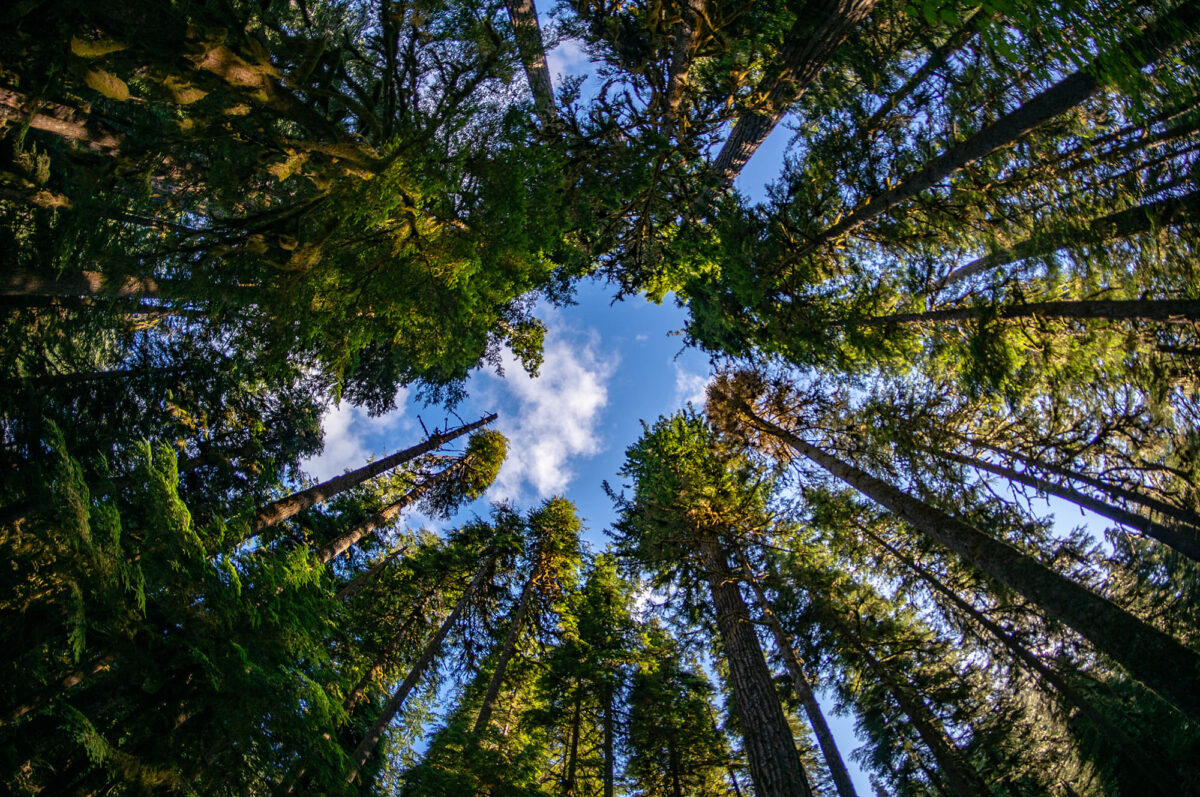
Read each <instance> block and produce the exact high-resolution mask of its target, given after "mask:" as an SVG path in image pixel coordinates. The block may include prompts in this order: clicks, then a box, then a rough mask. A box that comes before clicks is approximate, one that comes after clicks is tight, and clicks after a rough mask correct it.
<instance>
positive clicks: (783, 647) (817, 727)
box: [738, 551, 858, 797]
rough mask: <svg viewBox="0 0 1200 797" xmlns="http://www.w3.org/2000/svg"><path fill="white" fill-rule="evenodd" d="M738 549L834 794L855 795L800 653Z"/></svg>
mask: <svg viewBox="0 0 1200 797" xmlns="http://www.w3.org/2000/svg"><path fill="white" fill-rule="evenodd" d="M738 553H739V558H740V559H741V565H742V573H743V576H744V580H745V582H746V583H747V584H749V585H750V588H751V589H752V590H754V597H755V599H756V600H757V601H758V608H759V611H760V612H761V613H762V616H763V619H764V620H766V621H767V627H768V628H769V629H771V636H773V637H774V638H775V647H776V649H777V650H778V651H779V655H780V656H781V657H782V658H783V661H784V663H785V664H786V665H787V668H788V674H789V675H791V677H792V688H793V689H795V690H796V696H797V697H798V698H800V703H801V705H803V706H804V713H805V714H806V715H808V721H809V724H811V725H812V729H813V733H814V734H815V735H816V737H817V744H818V745H820V747H821V754H822V755H823V756H824V757H825V763H826V764H827V765H828V766H829V774H830V775H831V776H832V777H833V783H834V786H835V787H836V788H837V792H838V795H839V797H858V794H857V792H856V791H855V790H854V783H853V782H852V781H851V780H850V772H849V771H848V770H847V769H846V762H845V761H844V760H842V753H841V751H840V750H838V746H837V741H835V740H834V738H833V731H831V730H830V728H829V723H828V722H826V721H825V714H824V713H823V712H822V711H821V706H820V705H819V704H818V703H817V696H816V694H814V693H813V688H812V685H811V684H810V683H809V682H808V677H807V676H806V675H805V674H804V667H803V665H802V664H801V663H800V657H799V656H797V655H796V649H795V648H794V647H792V642H791V639H789V638H788V633H787V631H786V630H784V627H783V623H782V622H780V620H779V617H778V615H776V614H775V609H774V607H773V606H772V605H771V601H770V600H768V599H767V596H766V593H765V592H763V588H762V585H761V584H759V583H758V579H756V578H755V577H754V574H753V573H752V572H751V571H750V563H749V562H747V561H746V559H745V557H744V556H741V552H740V551H739V552H738Z"/></svg>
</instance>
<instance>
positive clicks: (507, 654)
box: [472, 575, 534, 738]
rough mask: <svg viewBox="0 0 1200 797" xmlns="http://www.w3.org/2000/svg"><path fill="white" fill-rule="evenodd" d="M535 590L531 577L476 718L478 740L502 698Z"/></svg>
mask: <svg viewBox="0 0 1200 797" xmlns="http://www.w3.org/2000/svg"><path fill="white" fill-rule="evenodd" d="M533 589H534V586H533V576H532V575H530V577H529V578H528V579H526V581H525V586H524V587H522V588H521V599H520V600H519V601H518V602H517V610H516V611H515V612H514V613H513V617H512V622H511V623H509V626H508V633H507V634H506V635H505V636H504V644H503V646H501V648H500V655H499V656H498V657H497V658H496V669H495V670H493V671H492V679H491V680H490V681H488V687H487V691H486V692H485V693H484V695H483V703H482V704H481V705H480V706H479V716H478V717H476V718H475V728H474V730H473V731H472V733H474V734H475V736H476V738H478V737H479V736H482V735H483V732H484V731H485V730H487V726H488V723H489V722H491V719H492V712H493V711H495V710H496V698H498V697H499V696H500V687H501V685H502V684H503V683H504V671H505V670H507V669H508V662H509V661H511V660H512V657H513V653H514V652H516V649H517V638H518V637H520V635H521V631H522V630H523V627H524V622H525V615H526V614H528V612H529V605H530V604H531V603H532V602H533Z"/></svg>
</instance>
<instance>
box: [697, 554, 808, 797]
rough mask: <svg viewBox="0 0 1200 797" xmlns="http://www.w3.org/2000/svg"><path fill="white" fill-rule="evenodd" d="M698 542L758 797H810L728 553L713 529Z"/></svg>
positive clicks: (798, 757)
mask: <svg viewBox="0 0 1200 797" xmlns="http://www.w3.org/2000/svg"><path fill="white" fill-rule="evenodd" d="M698 542H699V553H700V557H701V561H702V562H703V567H704V570H705V576H706V578H707V580H708V587H709V594H710V595H711V598H712V603H713V611H714V613H715V614H716V617H717V628H718V630H719V631H720V633H721V649H722V651H723V652H724V656H725V660H726V662H727V663H728V665H729V680H730V685H731V686H732V688H733V696H734V700H735V702H736V703H737V709H738V716H739V718H740V719H741V725H742V734H743V741H744V744H745V749H746V758H747V761H748V763H749V765H750V778H751V779H752V780H753V781H754V791H755V793H756V794H758V795H759V797H785V795H787V796H788V797H794V795H802V797H809V796H810V795H811V794H812V790H811V789H810V788H809V785H808V778H807V777H806V776H805V774H804V767H803V765H802V764H801V763H800V755H799V754H798V753H797V752H796V741H795V739H794V738H793V737H792V731H791V728H789V727H788V722H787V717H785V716H784V713H783V707H782V706H781V705H780V703H779V696H778V695H777V694H776V693H775V685H774V684H773V683H772V681H771V672H770V670H768V669H767V662H766V659H765V658H764V657H763V652H762V648H761V647H760V646H759V644H758V635H757V634H756V633H755V631H754V624H753V623H752V622H751V620H750V612H749V610H748V609H747V608H746V602H745V600H744V599H743V598H742V592H741V589H740V587H739V586H738V578H737V576H735V575H734V574H733V572H732V571H731V570H730V569H729V563H728V559H727V555H726V553H725V551H724V549H723V548H722V547H721V543H720V542H719V541H718V540H717V538H716V535H715V534H714V533H713V532H706V533H704V536H702V537H701V538H700V540H699V541H698Z"/></svg>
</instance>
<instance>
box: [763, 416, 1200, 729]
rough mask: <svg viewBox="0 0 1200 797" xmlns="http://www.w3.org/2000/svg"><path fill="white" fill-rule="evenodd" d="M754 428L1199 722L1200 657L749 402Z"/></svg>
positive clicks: (1009, 547) (1072, 582) (1035, 561)
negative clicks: (1068, 630)
mask: <svg viewBox="0 0 1200 797" xmlns="http://www.w3.org/2000/svg"><path fill="white" fill-rule="evenodd" d="M742 410H743V411H744V412H746V414H747V417H748V418H749V419H750V421H751V423H752V424H753V425H754V426H756V427H757V428H758V429H760V430H761V431H763V432H765V433H767V434H770V435H773V436H775V437H777V438H778V439H780V440H782V441H784V442H785V443H787V444H788V445H789V446H791V447H792V449H793V450H795V451H796V452H797V453H798V454H800V455H802V456H804V457H807V458H808V459H809V460H811V461H812V462H814V463H815V464H817V465H819V466H821V467H822V468H824V469H825V470H827V471H829V473H831V474H832V475H833V476H836V477H837V478H839V479H841V480H842V481H844V482H845V483H846V484H848V485H850V486H851V487H853V488H855V489H856V490H858V491H859V492H861V493H862V494H863V495H865V496H867V497H868V498H870V499H871V500H873V501H875V502H877V503H879V504H881V505H882V506H884V507H886V508H887V509H889V510H891V511H892V512H893V513H895V514H896V515H897V516H898V517H900V518H902V519H903V520H905V521H907V522H909V523H911V524H912V525H913V526H914V527H915V528H916V529H918V530H919V531H921V532H922V533H924V534H926V535H928V536H929V537H930V538H932V539H933V540H935V541H937V542H938V543H940V544H941V545H943V546H945V547H946V548H947V549H949V550H950V551H951V552H953V553H955V554H957V555H958V556H960V557H962V558H963V560H964V561H966V562H967V563H969V564H970V565H972V566H973V567H976V568H978V569H979V570H980V571H981V572H983V573H985V574H986V575H988V576H989V577H990V578H991V579H992V580H994V581H995V582H996V583H997V584H999V585H1001V586H1004V587H1006V588H1008V589H1011V590H1013V591H1014V592H1016V593H1017V594H1019V595H1022V596H1024V597H1025V598H1026V599H1028V600H1029V601H1031V602H1032V603H1034V604H1035V605H1037V606H1039V607H1041V609H1042V610H1043V611H1044V612H1045V613H1046V616H1047V617H1049V618H1051V619H1053V620H1057V621H1058V622H1061V623H1063V624H1064V625H1066V626H1068V627H1070V628H1073V629H1074V630H1075V631H1076V632H1077V633H1078V634H1079V635H1080V636H1082V637H1083V638H1084V639H1087V640H1088V641H1089V642H1091V643H1092V644H1093V645H1094V646H1095V647H1096V649H1097V650H1099V651H1100V652H1101V653H1103V654H1104V655H1106V656H1108V657H1109V658H1111V659H1112V660H1113V661H1115V662H1116V663H1118V664H1120V665H1121V666H1122V667H1124V668H1125V670H1126V671H1127V672H1128V673H1129V674H1130V675H1132V676H1133V677H1134V678H1136V679H1138V680H1140V681H1141V682H1142V683H1144V684H1145V685H1146V686H1147V687H1149V688H1150V689H1151V690H1153V691H1154V692H1157V693H1158V694H1159V695H1160V696H1161V697H1163V698H1164V699H1165V700H1167V701H1168V702H1170V703H1171V704H1173V705H1174V706H1175V707H1176V708H1178V709H1179V710H1180V711H1182V712H1183V713H1184V714H1186V715H1187V716H1189V717H1191V718H1193V719H1198V720H1200V692H1197V691H1196V689H1195V688H1194V685H1195V681H1196V678H1197V676H1200V654H1197V653H1196V651H1194V650H1191V649H1189V648H1188V647H1186V646H1185V645H1182V644H1180V643H1179V641H1178V640H1176V639H1174V638H1173V637H1171V636H1170V635H1168V634H1165V633H1163V632H1162V631H1160V630H1158V629H1157V628H1154V627H1153V626H1151V625H1150V624H1148V623H1146V622H1144V621H1142V620H1140V619H1138V618H1137V617H1134V616H1133V615H1131V614H1129V613H1128V612H1126V611H1125V610H1124V609H1121V608H1120V607H1118V606H1116V605H1115V604H1113V603H1111V602H1109V601H1108V600H1106V599H1105V598H1102V597H1101V596H1099V595H1097V594H1095V593H1094V592H1092V591H1091V590H1089V589H1087V588H1086V587H1083V586H1080V585H1079V584H1077V583H1075V582H1074V581H1072V580H1070V579H1069V578H1066V577H1065V576H1063V575H1061V574H1060V573H1057V572H1055V571H1054V570H1051V569H1050V568H1049V567H1047V566H1046V565H1044V564H1042V563H1041V562H1039V561H1037V560H1036V559H1034V558H1033V557H1032V556H1029V555H1028V554H1025V553H1023V552H1021V551H1019V550H1017V549H1016V548H1014V547H1012V546H1011V545H1009V544H1008V543H1006V542H1003V541H1002V540H998V539H996V538H994V537H992V536H989V535H987V534H984V533H983V532H981V531H979V530H978V529H976V528H975V527H973V526H971V525H968V524H967V523H964V522H963V521H961V520H958V519H957V518H954V517H951V516H950V515H948V514H946V513H945V512H943V511H941V510H940V509H938V508H936V507H934V506H930V505H929V504H927V503H925V502H924V501H921V500H919V499H916V498H913V497H912V496H910V495H908V494H906V493H904V492H901V491H900V490H898V489H897V488H895V487H893V486H892V485H890V484H887V483H886V482H883V481H881V480H879V479H876V478H875V477H873V476H871V475H870V474H868V473H866V472H865V471H863V470H861V469H859V468H856V467H854V466H853V465H850V464H848V463H846V462H843V461H842V460H840V459H838V458H837V457H835V456H833V455H831V454H828V453H826V452H825V451H823V450H821V449H819V448H817V447H816V446H813V445H811V444H809V443H807V442H805V441H804V440H801V439H800V438H799V437H797V436H796V435H795V434H793V433H792V432H790V431H788V430H787V429H784V428H782V427H780V426H778V425H776V424H774V423H771V422H770V421H767V420H765V419H763V418H761V417H760V416H758V415H755V414H754V413H753V411H752V410H751V409H750V408H749V407H748V406H746V405H745V404H743V405H742Z"/></svg>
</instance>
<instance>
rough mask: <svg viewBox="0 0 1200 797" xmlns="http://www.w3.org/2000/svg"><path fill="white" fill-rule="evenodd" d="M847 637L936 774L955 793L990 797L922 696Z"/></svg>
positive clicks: (863, 646) (856, 641)
mask: <svg viewBox="0 0 1200 797" xmlns="http://www.w3.org/2000/svg"><path fill="white" fill-rule="evenodd" d="M846 636H847V641H849V643H850V646H851V647H852V648H853V649H854V650H855V652H857V653H858V655H859V656H860V657H861V658H862V660H863V661H864V662H865V663H866V665H867V669H869V670H870V671H871V672H872V673H873V674H874V675H875V677H876V678H878V679H879V680H880V682H881V683H882V684H883V685H884V687H885V688H886V689H887V690H888V692H889V693H890V694H891V695H892V697H893V698H895V699H896V703H897V705H899V706H900V710H901V711H903V712H904V714H905V716H907V717H908V721H909V723H911V724H912V726H913V728H914V729H915V730H916V732H917V734H918V735H919V736H920V737H921V741H922V742H924V743H925V746H926V747H927V748H929V752H931V753H933V757H934V759H935V760H936V761H937V764H938V771H939V772H940V773H941V774H942V775H943V776H944V777H945V778H946V781H947V782H948V783H949V784H950V788H951V789H953V790H954V793H955V794H956V795H966V797H989V796H990V795H991V790H990V789H988V787H987V784H986V783H984V782H983V779H982V778H981V777H979V773H978V772H976V771H975V768H974V767H973V766H971V764H970V763H969V762H967V760H966V759H964V758H963V755H962V751H960V750H959V749H958V748H957V747H955V746H954V743H953V742H952V741H951V740H950V738H949V737H948V736H947V735H946V729H945V728H944V727H943V726H942V723H941V721H940V720H939V719H938V718H937V717H935V716H934V714H933V712H932V711H930V710H929V707H928V706H927V705H925V701H924V700H922V699H921V696H920V695H918V694H914V693H913V692H912V690H911V689H909V688H908V687H907V686H905V685H904V684H902V683H900V681H899V680H898V679H897V678H896V676H895V675H893V674H892V671H891V670H890V669H888V667H887V666H885V665H884V664H883V662H881V661H879V660H878V659H876V658H875V657H874V656H873V655H871V652H870V651H869V650H868V649H867V646H866V645H864V644H863V643H862V642H860V641H859V640H858V639H857V638H856V637H855V636H854V634H853V633H852V632H849V631H847V632H846Z"/></svg>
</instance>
